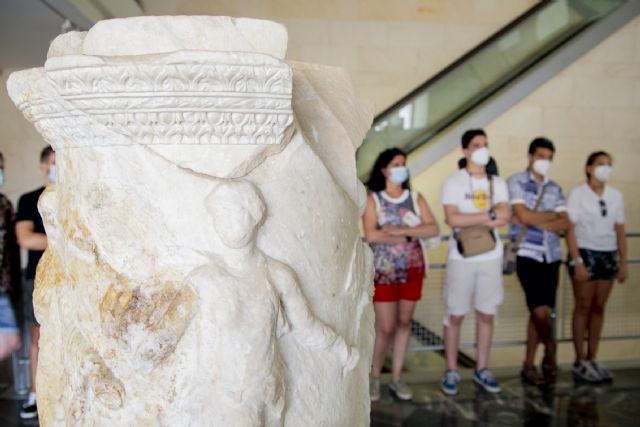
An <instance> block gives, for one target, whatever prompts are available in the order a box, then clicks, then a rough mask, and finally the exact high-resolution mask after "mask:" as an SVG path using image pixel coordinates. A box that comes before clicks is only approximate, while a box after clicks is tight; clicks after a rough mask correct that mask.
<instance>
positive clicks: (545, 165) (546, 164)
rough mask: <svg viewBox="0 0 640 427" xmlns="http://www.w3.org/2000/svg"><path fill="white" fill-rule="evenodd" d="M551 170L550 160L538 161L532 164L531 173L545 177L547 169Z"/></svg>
mask: <svg viewBox="0 0 640 427" xmlns="http://www.w3.org/2000/svg"><path fill="white" fill-rule="evenodd" d="M550 168H551V160H546V159H538V160H536V161H535V162H533V171H534V172H535V173H538V174H540V175H542V176H547V173H548V172H549V169H550Z"/></svg>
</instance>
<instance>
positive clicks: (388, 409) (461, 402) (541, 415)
mask: <svg viewBox="0 0 640 427" xmlns="http://www.w3.org/2000/svg"><path fill="white" fill-rule="evenodd" d="M614 373H615V375H616V380H615V382H614V383H613V384H611V385H604V386H592V385H578V384H574V382H573V380H572V379H571V376H570V374H569V373H568V372H562V373H561V375H560V378H559V380H558V383H557V384H556V386H555V387H553V388H549V389H539V388H537V387H532V386H525V385H523V384H522V383H521V382H520V380H519V378H513V377H509V378H507V377H503V378H501V385H502V388H503V391H502V393H500V394H498V395H490V394H487V393H485V392H482V391H479V390H477V389H476V387H475V386H474V385H473V384H472V383H471V381H470V380H464V381H463V383H462V384H461V386H460V393H459V395H458V396H456V397H444V396H443V394H442V393H441V392H440V391H439V388H438V387H439V386H438V384H437V383H435V382H433V381H432V382H428V383H418V384H411V386H412V389H413V392H414V400H413V401H412V402H410V403H404V402H398V401H396V400H395V399H394V398H393V397H391V396H390V395H389V392H388V390H387V388H386V387H383V390H382V399H381V400H380V401H379V402H376V403H374V404H373V405H372V407H371V427H391V426H403V427H414V426H451V427H466V426H527V427H528V426H532V427H534V426H535V427H547V426H590V427H591V426H593V427H595V426H603V427H605V426H606V427H614V426H620V427H622V426H634V427H635V426H640V369H632V370H616V371H614ZM465 377H468V374H467V375H465ZM3 396H4V397H2V396H0V426H1V427H17V426H20V427H23V426H24V427H34V426H38V422H37V419H36V420H20V418H19V416H18V412H19V406H20V402H19V401H18V400H14V399H12V398H11V397H10V395H9V394H7V393H5V394H4V395H3ZM225 427H226V426H225ZM231 427H232V426H231ZM348 427H351V426H348Z"/></svg>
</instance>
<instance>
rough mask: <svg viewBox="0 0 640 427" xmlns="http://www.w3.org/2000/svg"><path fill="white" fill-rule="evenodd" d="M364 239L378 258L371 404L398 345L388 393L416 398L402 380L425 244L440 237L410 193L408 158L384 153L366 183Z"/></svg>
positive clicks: (422, 204)
mask: <svg viewBox="0 0 640 427" xmlns="http://www.w3.org/2000/svg"><path fill="white" fill-rule="evenodd" d="M367 187H368V189H369V195H368V197H367V204H366V207H365V211H364V215H363V217H362V219H363V226H364V233H365V238H366V240H367V242H368V243H369V244H370V245H371V249H372V250H373V254H374V266H375V278H374V285H375V294H374V297H373V303H374V310H375V314H376V339H375V346H374V354H373V363H372V367H371V376H370V382H369V392H370V395H371V401H376V400H378V399H379V398H380V372H381V370H382V365H383V363H384V359H385V356H386V353H387V350H388V349H389V346H390V345H391V344H392V343H393V357H392V370H391V371H392V372H391V374H392V381H391V383H390V384H389V389H390V390H391V392H393V394H395V395H396V397H397V398H398V399H400V400H410V399H411V398H412V397H413V395H412V393H411V390H410V389H409V387H408V386H407V385H406V384H405V383H404V382H403V381H402V380H401V379H400V375H401V373H402V367H403V365H404V358H405V354H406V351H407V345H408V343H409V336H410V334H411V318H412V316H413V311H414V309H415V306H416V303H417V301H418V300H419V299H420V296H421V293H422V283H423V279H424V273H425V261H424V256H423V253H422V247H421V245H420V239H423V238H427V237H433V236H437V235H438V234H439V229H438V224H437V223H436V221H435V219H434V217H433V215H432V214H431V210H430V209H429V206H428V205H427V202H426V200H425V199H424V197H422V196H421V195H420V194H418V193H417V192H413V191H411V190H410V188H409V171H408V169H407V166H406V156H405V154H404V153H403V152H402V151H401V150H399V149H397V148H391V149H388V150H386V151H384V152H382V153H381V154H380V155H379V156H378V159H377V160H376V163H375V165H374V167H373V169H372V171H371V175H370V178H369V181H368V182H367Z"/></svg>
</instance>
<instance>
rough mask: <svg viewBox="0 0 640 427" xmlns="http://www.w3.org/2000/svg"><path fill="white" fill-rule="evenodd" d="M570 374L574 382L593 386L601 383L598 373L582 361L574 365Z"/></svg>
mask: <svg viewBox="0 0 640 427" xmlns="http://www.w3.org/2000/svg"><path fill="white" fill-rule="evenodd" d="M571 372H572V373H573V379H574V380H576V381H585V382H588V383H593V384H600V383H601V382H602V377H601V376H600V373H598V371H596V370H595V369H594V367H593V365H592V364H591V363H589V362H585V361H582V362H576V363H574V364H573V368H572V369H571Z"/></svg>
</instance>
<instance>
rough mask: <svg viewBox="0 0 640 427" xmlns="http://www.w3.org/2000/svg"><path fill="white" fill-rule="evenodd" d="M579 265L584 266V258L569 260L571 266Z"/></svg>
mask: <svg viewBox="0 0 640 427" xmlns="http://www.w3.org/2000/svg"><path fill="white" fill-rule="evenodd" d="M578 264H584V261H583V260H582V258H573V259H570V260H569V266H571V267H575V266H576V265H578Z"/></svg>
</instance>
